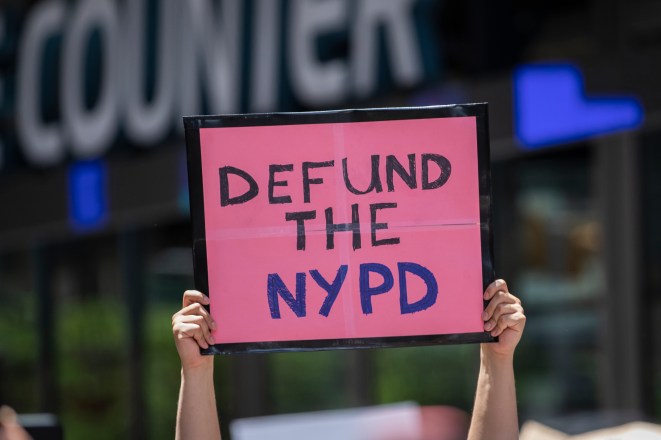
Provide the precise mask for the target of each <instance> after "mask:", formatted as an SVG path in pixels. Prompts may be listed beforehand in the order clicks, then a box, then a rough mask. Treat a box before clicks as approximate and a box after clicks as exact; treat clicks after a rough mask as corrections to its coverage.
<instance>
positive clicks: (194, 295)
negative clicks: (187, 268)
mask: <svg viewBox="0 0 661 440" xmlns="http://www.w3.org/2000/svg"><path fill="white" fill-rule="evenodd" d="M193 303H200V304H204V305H208V304H209V303H210V301H209V297H208V296H206V295H205V294H203V293H202V292H199V291H197V290H187V291H185V292H184V299H183V305H182V307H187V306H189V305H191V304H193Z"/></svg>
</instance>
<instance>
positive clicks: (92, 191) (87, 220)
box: [68, 160, 108, 232]
mask: <svg viewBox="0 0 661 440" xmlns="http://www.w3.org/2000/svg"><path fill="white" fill-rule="evenodd" d="M107 186H108V184H107V171H106V165H105V163H104V162H103V161H101V160H94V161H83V162H75V163H73V164H71V165H70V166H69V169H68V190H69V221H70V223H71V226H72V227H73V229H74V230H77V231H81V232H85V231H91V230H94V229H98V228H100V227H101V226H103V225H104V224H105V221H106V220H107V216H108V200H107V199H108V197H107Z"/></svg>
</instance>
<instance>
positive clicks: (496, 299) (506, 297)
mask: <svg viewBox="0 0 661 440" xmlns="http://www.w3.org/2000/svg"><path fill="white" fill-rule="evenodd" d="M501 303H510V304H518V303H519V299H518V298H517V297H516V296H514V295H512V294H511V293H509V292H506V291H502V290H499V291H498V292H496V294H495V295H494V296H493V298H492V299H491V301H490V302H489V304H487V306H486V308H485V309H484V312H482V320H483V321H488V320H489V319H491V317H492V316H493V312H494V311H495V310H496V307H498V304H501Z"/></svg>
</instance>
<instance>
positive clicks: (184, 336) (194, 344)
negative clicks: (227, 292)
mask: <svg viewBox="0 0 661 440" xmlns="http://www.w3.org/2000/svg"><path fill="white" fill-rule="evenodd" d="M203 304H205V305H206V304H209V298H207V297H206V296H205V295H203V294H202V293H200V292H197V291H194V290H188V291H186V292H185V293H184V300H183V307H182V309H181V310H179V311H178V312H177V313H175V314H174V316H173V317H172V333H173V334H174V341H175V344H176V346H177V351H178V352H179V358H180V359H181V389H180V391H179V406H178V408H177V428H176V434H175V439H176V440H220V424H219V423H218V412H217V410H216V395H215V391H214V388H213V356H202V355H201V354H200V347H202V348H208V347H209V345H210V344H213V343H214V341H213V338H212V337H211V335H210V333H209V331H210V329H214V328H215V325H216V324H215V323H214V321H213V318H211V316H210V315H209V313H208V312H207V310H206V309H205V308H204V307H203V306H202V305H203Z"/></svg>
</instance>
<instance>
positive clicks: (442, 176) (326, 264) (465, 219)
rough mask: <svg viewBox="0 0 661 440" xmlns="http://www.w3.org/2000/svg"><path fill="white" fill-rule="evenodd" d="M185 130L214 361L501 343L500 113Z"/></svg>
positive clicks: (200, 120) (418, 111)
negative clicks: (496, 331) (488, 322)
mask: <svg viewBox="0 0 661 440" xmlns="http://www.w3.org/2000/svg"><path fill="white" fill-rule="evenodd" d="M184 124H185V129H186V143H187V149H188V173H189V189H190V200H191V216H192V222H193V256H194V265H195V287H196V288H197V289H198V290H200V291H202V292H205V293H208V295H209V297H210V300H211V304H210V311H211V314H212V316H213V317H214V319H215V321H216V323H217V325H218V327H217V329H216V330H215V331H214V332H213V334H212V335H213V337H214V339H215V341H216V345H215V346H213V347H211V348H210V349H208V350H206V351H207V352H208V353H234V352H246V351H249V352H255V351H283V350H286V351H291V350H314V349H328V348H360V347H383V346H396V345H416V344H436V343H457V342H483V341H490V340H493V338H491V336H490V335H489V334H488V333H486V332H484V330H483V321H482V319H481V313H482V310H483V308H484V302H483V299H482V292H483V291H484V288H485V287H486V286H487V285H488V284H489V283H490V282H491V281H493V278H494V273H493V257H492V250H491V224H490V223H491V220H490V207H491V195H490V187H489V147H488V133H487V109H486V104H466V105H453V106H438V107H421V108H401V109H368V110H343V111H330V112H310V113H271V114H252V115H228V116H195V117H186V118H184Z"/></svg>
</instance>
